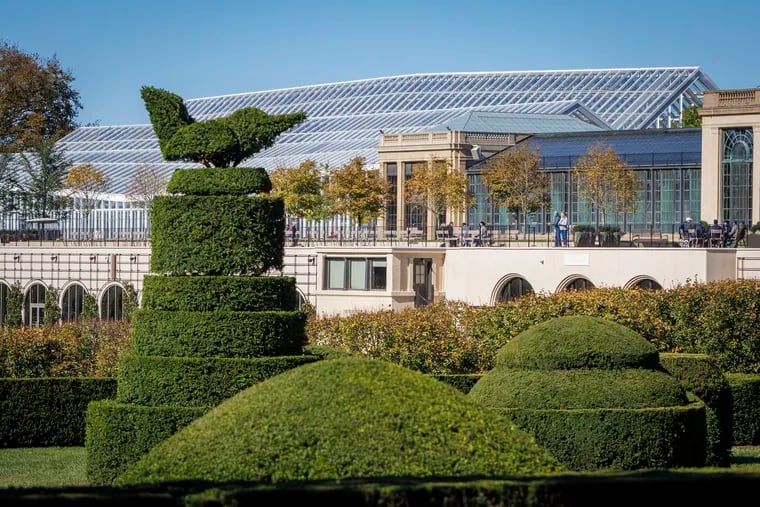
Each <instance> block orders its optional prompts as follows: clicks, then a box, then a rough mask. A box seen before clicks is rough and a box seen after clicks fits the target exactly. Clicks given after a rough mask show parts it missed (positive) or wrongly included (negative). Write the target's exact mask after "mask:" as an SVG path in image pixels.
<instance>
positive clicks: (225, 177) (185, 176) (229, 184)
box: [166, 167, 272, 195]
mask: <svg viewBox="0 0 760 507" xmlns="http://www.w3.org/2000/svg"><path fill="white" fill-rule="evenodd" d="M271 190H272V182H271V180H270V179H269V174H268V173H267V171H266V169H264V168H262V167H256V168H247V167H225V168H220V169H216V168H206V169H177V170H175V171H174V174H172V177H171V179H170V180H169V184H168V185H167V186H166V191H167V192H169V193H170V194H185V195H250V194H265V193H268V192H270V191H271Z"/></svg>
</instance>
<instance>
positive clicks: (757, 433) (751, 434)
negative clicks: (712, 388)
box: [726, 373, 760, 445]
mask: <svg viewBox="0 0 760 507" xmlns="http://www.w3.org/2000/svg"><path fill="white" fill-rule="evenodd" d="M726 380H727V381H728V384H729V386H730V388H731V406H732V407H733V423H734V426H733V428H734V431H733V440H734V442H733V443H734V445H760V375H752V374H744V373H727V374H726Z"/></svg>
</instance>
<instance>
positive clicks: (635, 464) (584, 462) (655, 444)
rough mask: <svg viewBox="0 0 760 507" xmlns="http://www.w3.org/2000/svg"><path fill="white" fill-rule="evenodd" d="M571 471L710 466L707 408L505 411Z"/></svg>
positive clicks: (694, 405)
mask: <svg viewBox="0 0 760 507" xmlns="http://www.w3.org/2000/svg"><path fill="white" fill-rule="evenodd" d="M501 412H502V413H504V414H505V415H507V416H509V417H511V418H512V419H513V420H514V421H515V422H516V423H517V425H518V427H520V428H521V429H523V430H525V431H527V432H528V433H530V434H532V435H533V436H535V438H536V442H538V444H539V445H541V446H543V447H545V448H546V449H548V450H549V451H550V452H551V453H552V455H553V456H555V457H556V458H557V459H558V460H559V461H560V462H561V463H562V464H563V465H565V466H566V467H567V468H569V469H570V470H578V471H581V470H583V471H591V470H636V469H641V468H678V467H700V466H704V464H705V459H706V456H705V449H706V446H707V444H706V438H707V437H706V426H707V422H706V419H705V405H704V403H702V402H700V401H697V402H694V403H691V404H690V405H686V406H679V407H664V408H642V409H626V410H621V409H614V408H613V409H592V410H588V409H580V410H521V409H503V410H501Z"/></svg>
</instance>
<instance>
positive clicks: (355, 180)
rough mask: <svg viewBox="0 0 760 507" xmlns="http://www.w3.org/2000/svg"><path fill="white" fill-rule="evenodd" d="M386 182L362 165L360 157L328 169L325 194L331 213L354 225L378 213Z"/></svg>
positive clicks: (365, 221) (383, 209)
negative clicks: (343, 215) (339, 215)
mask: <svg viewBox="0 0 760 507" xmlns="http://www.w3.org/2000/svg"><path fill="white" fill-rule="evenodd" d="M387 192H388V190H387V185H386V183H385V181H383V180H382V178H380V173H379V171H377V170H374V169H373V170H369V169H366V168H365V161H364V157H356V158H354V159H353V160H351V161H350V162H349V163H348V164H346V165H345V166H343V167H342V168H340V169H334V170H333V171H331V172H330V182H329V185H328V190H327V196H328V198H329V199H330V201H331V203H332V205H331V210H332V212H333V213H335V214H345V215H348V216H349V217H350V218H352V219H354V220H355V221H356V224H357V226H359V225H361V224H364V223H368V221H369V220H371V219H374V218H378V217H380V216H382V214H383V212H384V211H385V198H386V194H387Z"/></svg>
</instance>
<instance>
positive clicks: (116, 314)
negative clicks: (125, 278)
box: [100, 285, 124, 320]
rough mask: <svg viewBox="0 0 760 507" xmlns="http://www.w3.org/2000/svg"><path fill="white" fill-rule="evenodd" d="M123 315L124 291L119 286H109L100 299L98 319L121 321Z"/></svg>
mask: <svg viewBox="0 0 760 507" xmlns="http://www.w3.org/2000/svg"><path fill="white" fill-rule="evenodd" d="M123 314H124V289H123V288H122V287H121V285H111V286H110V287H108V289H106V291H105V293H104V294H103V297H102V298H101V299H100V318H101V319H103V320H121V319H122V316H123Z"/></svg>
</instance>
